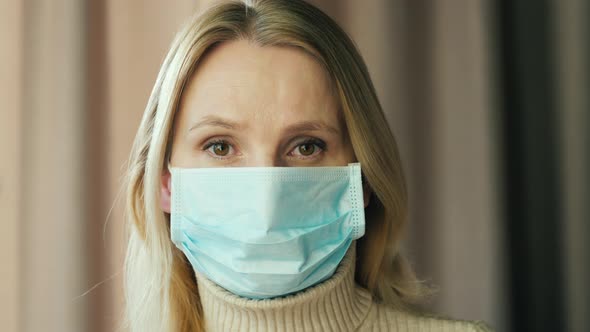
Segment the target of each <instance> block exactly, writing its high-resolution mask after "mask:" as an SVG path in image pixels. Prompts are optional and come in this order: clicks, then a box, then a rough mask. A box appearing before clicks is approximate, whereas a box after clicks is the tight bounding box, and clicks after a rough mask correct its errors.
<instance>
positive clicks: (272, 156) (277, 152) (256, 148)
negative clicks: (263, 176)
mask: <svg viewBox="0 0 590 332" xmlns="http://www.w3.org/2000/svg"><path fill="white" fill-rule="evenodd" d="M268 122H269V121H259V122H258V123H257V125H256V126H255V127H256V128H255V130H253V131H252V134H253V135H251V136H250V137H249V139H248V141H249V142H248V144H247V149H248V151H244V152H245V153H246V155H247V156H248V157H247V161H246V165H244V166H249V167H277V166H285V165H284V158H282V151H281V146H280V145H281V143H280V135H279V133H278V132H276V130H275V128H276V127H275V126H273V123H268Z"/></svg>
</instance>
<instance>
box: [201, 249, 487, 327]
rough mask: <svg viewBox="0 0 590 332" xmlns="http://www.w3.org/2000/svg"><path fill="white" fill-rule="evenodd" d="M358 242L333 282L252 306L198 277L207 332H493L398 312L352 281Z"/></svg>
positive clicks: (466, 323)
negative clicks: (374, 299) (377, 300)
mask: <svg viewBox="0 0 590 332" xmlns="http://www.w3.org/2000/svg"><path fill="white" fill-rule="evenodd" d="M355 257H356V241H354V242H353V243H352V245H351V246H350V249H349V250H348V252H347V253H346V256H345V257H344V259H343V260H342V262H341V263H340V265H339V267H338V269H337V270H336V272H335V273H334V275H333V276H332V277H330V278H329V279H327V280H326V281H323V282H321V283H319V284H317V285H316V286H313V287H310V288H308V289H306V290H303V291H301V292H299V293H296V294H294V295H290V296H286V297H281V298H275V299H266V300H251V299H246V298H243V297H240V296H237V295H235V294H233V293H230V292H228V291H227V290H225V289H224V288H222V287H220V286H218V285H217V284H215V283H213V282H212V281H211V280H209V279H207V278H206V277H205V276H204V275H202V274H200V273H198V272H197V283H198V288H199V295H200V297H201V304H202V306H203V313H204V316H205V326H206V330H207V331H339V332H340V331H375V332H377V331H420V332H434V331H444V332H460V331H473V332H476V331H477V332H485V331H491V330H490V329H489V327H487V325H486V324H485V323H482V322H469V321H459V320H451V319H445V318H436V317H431V316H421V315H419V314H414V313H409V312H404V311H398V310H396V309H394V308H391V307H389V306H386V305H383V304H379V303H376V302H374V301H373V300H372V296H371V294H370V293H369V291H367V290H366V289H365V288H362V287H360V286H358V285H357V284H356V283H355V281H354V270H355V269H354V267H355Z"/></svg>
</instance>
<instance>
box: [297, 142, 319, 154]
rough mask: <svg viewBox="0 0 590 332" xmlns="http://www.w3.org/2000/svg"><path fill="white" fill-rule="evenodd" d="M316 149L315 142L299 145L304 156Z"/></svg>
mask: <svg viewBox="0 0 590 332" xmlns="http://www.w3.org/2000/svg"><path fill="white" fill-rule="evenodd" d="M314 150H315V146H314V145H313V144H309V143H308V144H302V145H300V146H299V152H300V153H301V154H302V155H304V156H309V155H311V154H312V153H313V152H314Z"/></svg>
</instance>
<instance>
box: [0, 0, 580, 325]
mask: <svg viewBox="0 0 590 332" xmlns="http://www.w3.org/2000/svg"><path fill="white" fill-rule="evenodd" d="M213 1H214V0H213ZM210 2H212V1H197V0H179V1H174V2H173V3H172V2H163V1H158V0H141V1H140V0H128V1H116V0H105V1H85V0H55V1H48V0H26V1H24V2H23V1H20V0H3V1H1V2H0V38H1V39H0V54H1V59H2V61H0V79H1V81H0V84H1V85H0V98H1V100H2V101H3V107H2V110H1V111H0V147H1V149H2V151H3V152H4V153H3V154H2V162H1V163H0V167H1V169H0V177H1V178H0V181H1V182H0V211H2V217H3V223H2V225H3V229H2V232H0V253H1V255H2V256H1V258H2V262H3V264H2V266H1V267H0V272H1V274H0V276H1V278H2V279H0V295H1V299H2V301H1V302H0V329H1V330H3V331H8V332H12V331H113V330H114V329H116V328H117V324H118V323H120V320H121V315H122V289H121V286H122V278H121V277H122V274H121V270H122V264H123V255H124V246H125V237H124V223H123V204H122V203H123V199H124V193H121V192H120V186H121V184H122V176H123V175H124V170H125V166H126V160H127V158H128V154H129V150H130V147H131V142H132V140H133V137H134V135H135V131H136V129H137V126H138V124H139V119H140V117H141V114H142V112H143V109H144V107H145V104H146V102H147V98H148V96H149V93H150V91H151V88H152V86H153V84H154V81H155V78H156V74H157V71H158V70H159V65H160V63H161V61H162V59H163V57H164V54H165V52H166V50H167V48H168V46H169V43H170V42H171V40H172V37H173V35H174V33H175V31H176V30H177V29H178V28H179V26H180V24H181V23H182V22H183V21H184V20H186V19H187V18H188V16H190V15H191V14H192V13H193V12H194V11H197V10H200V9H202V8H203V7H205V6H207V5H208V4H209V3H210ZM311 2H312V3H314V4H316V5H318V6H319V7H320V8H322V9H323V10H325V11H326V12H327V13H328V14H330V15H331V16H332V17H334V18H335V19H336V20H337V21H338V22H339V23H340V24H341V25H342V26H343V27H344V28H345V30H347V31H348V32H349V33H350V34H351V35H352V37H353V39H354V40H355V41H356V43H357V45H358V46H359V48H360V50H361V53H362V54H363V56H364V58H365V60H366V62H367V64H368V67H369V70H370V72H371V75H372V77H373V80H374V83H375V85H376V87H377V91H378V95H379V97H380V100H381V102H382V105H383V108H384V109H385V111H386V112H387V118H388V121H389V123H390V125H391V127H392V128H393V130H394V133H395V135H396V137H397V139H398V142H399V144H400V148H401V151H402V159H403V160H404V164H405V168H406V172H407V176H408V181H409V185H410V186H409V190H410V199H411V227H410V229H409V232H408V236H407V241H406V243H405V247H404V250H405V251H406V253H407V254H408V256H409V257H410V258H411V259H412V261H413V262H414V266H415V268H416V270H417V271H418V273H419V276H420V277H422V278H425V279H427V280H429V281H431V282H432V283H433V284H435V285H437V286H438V287H439V288H440V292H439V294H438V297H437V298H436V300H435V301H434V302H433V303H431V304H430V308H431V309H433V310H435V311H437V312H440V313H443V314H446V315H450V316H453V317H456V318H462V319H482V320H485V321H487V322H489V323H490V324H491V325H493V326H494V327H495V328H496V329H497V330H498V331H504V330H507V328H508V321H509V319H510V317H509V314H508V310H507V306H508V303H507V301H508V300H507V293H506V289H507V287H506V285H505V282H504V278H503V276H504V274H505V270H504V268H503V267H504V264H505V261H504V257H506V255H509V254H510V253H507V252H505V251H504V250H503V248H504V244H503V236H502V234H501V229H500V226H501V225H502V220H501V218H502V217H501V213H500V211H501V210H502V206H501V202H502V200H501V197H499V195H500V193H501V188H500V186H499V183H501V181H499V178H498V176H499V173H498V167H499V166H498V164H499V160H498V159H499V158H500V157H499V156H498V153H497V151H498V150H497V146H496V145H495V144H496V143H497V137H496V136H495V135H496V133H497V132H498V131H497V130H496V128H495V127H494V123H495V122H494V119H495V117H496V116H497V115H496V114H495V112H494V110H495V109H496V107H497V105H495V101H494V98H493V87H492V86H493V83H494V72H493V70H492V69H491V68H492V67H491V59H490V58H491V55H492V54H493V49H492V46H491V41H490V34H489V31H488V29H489V27H490V24H489V23H490V22H489V21H490V19H491V18H490V11H491V10H490V8H489V7H490V6H491V2H490V1H487V0H475V1H474V0H457V1H452V2H449V1H434V0H430V1H411V0H393V1H388V0H372V1H354V0H344V1H337V0H313V1H311ZM555 7H556V18H558V19H559V20H560V22H562V23H561V24H559V25H558V27H559V30H558V31H557V32H556V33H558V34H559V36H560V37H561V38H559V40H560V44H559V49H560V50H561V52H560V54H561V56H562V57H561V58H560V61H559V64H560V68H559V69H560V76H559V79H560V81H561V82H563V83H562V85H561V86H560V93H561V97H562V98H561V104H560V108H562V109H563V113H561V114H562V117H563V121H562V123H563V126H564V130H563V132H564V137H563V142H562V146H563V149H562V152H563V162H564V174H563V178H564V179H565V182H564V192H565V193H566V195H567V197H568V199H567V202H568V204H567V207H566V216H564V221H565V222H566V224H567V232H566V233H565V234H564V236H565V237H566V239H565V240H564V243H567V258H566V260H567V261H568V264H567V266H568V267H569V270H568V271H567V275H568V280H567V282H568V286H569V288H568V289H569V293H568V294H569V297H568V301H569V303H570V304H571V310H569V311H568V312H569V313H570V315H571V317H568V319H569V321H570V322H571V326H572V327H573V328H574V329H572V330H575V331H582V330H583V328H582V327H583V326H587V325H588V323H589V322H588V315H587V314H586V312H587V311H584V310H585V309H584V308H588V307H590V305H589V304H588V299H587V298H586V297H584V296H583V294H584V291H586V292H587V286H586V285H585V282H584V281H585V280H588V277H589V274H588V264H580V262H582V261H583V260H584V259H585V258H586V257H585V256H587V255H585V252H588V251H587V250H588V247H587V244H585V240H586V238H585V237H584V236H585V235H584V234H585V233H584V232H585V231H587V228H586V227H587V226H584V221H587V220H588V216H589V213H588V209H587V208H586V207H585V205H586V204H585V201H584V198H587V197H589V196H588V186H586V185H584V184H587V183H588V174H587V171H586V170H587V169H588V166H589V165H588V159H583V158H582V157H580V156H584V155H586V156H587V153H586V154H584V153H582V151H583V149H584V143H583V142H588V136H587V135H588V134H587V132H588V129H589V128H588V123H589V121H588V112H585V111H584V110H588V106H589V105H588V97H587V96H586V95H587V90H584V88H583V87H584V86H586V87H587V86H588V85H587V83H588V75H587V73H588V60H587V59H588V50H587V41H586V42H584V41H583V40H584V38H585V37H584V36H585V34H584V33H583V31H584V30H583V29H587V28H584V27H583V24H584V18H587V16H584V15H585V14H582V13H584V11H583V10H582V7H584V5H583V1H582V0H568V1H559V2H557V1H555ZM566 23H567V24H566ZM586 31H587V30H586ZM584 43H585V44H584ZM583 45H586V46H583ZM584 47H586V48H584ZM583 120H585V122H584V121H583ZM580 294H582V295H580Z"/></svg>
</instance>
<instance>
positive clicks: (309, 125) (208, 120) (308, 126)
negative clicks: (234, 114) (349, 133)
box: [188, 115, 340, 135]
mask: <svg viewBox="0 0 590 332" xmlns="http://www.w3.org/2000/svg"><path fill="white" fill-rule="evenodd" d="M205 126H213V127H221V128H226V129H231V130H235V129H239V128H240V127H241V126H240V125H239V124H238V123H237V122H235V121H232V120H228V119H224V118H222V117H219V116H216V115H208V116H205V117H203V119H202V120H200V121H199V122H197V123H195V124H193V125H192V126H191V127H190V128H189V130H188V131H189V132H190V131H192V130H195V129H198V128H201V127H205ZM322 130H325V131H328V132H331V133H333V134H335V135H340V130H338V129H337V128H335V127H333V126H330V125H328V124H326V123H324V122H321V121H319V122H316V121H301V122H297V123H294V124H292V125H289V126H287V128H285V130H284V131H285V132H286V133H296V132H302V131H322Z"/></svg>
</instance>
